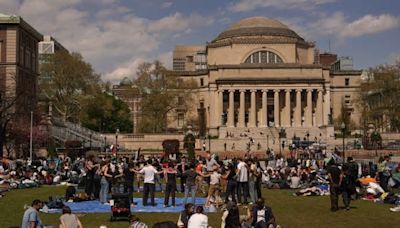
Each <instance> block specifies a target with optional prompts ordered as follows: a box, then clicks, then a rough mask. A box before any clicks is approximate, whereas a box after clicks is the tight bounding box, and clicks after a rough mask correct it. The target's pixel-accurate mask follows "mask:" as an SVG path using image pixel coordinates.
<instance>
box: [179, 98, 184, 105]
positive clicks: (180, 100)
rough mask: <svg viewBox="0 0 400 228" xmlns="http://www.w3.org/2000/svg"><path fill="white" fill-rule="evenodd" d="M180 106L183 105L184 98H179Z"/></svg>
mask: <svg viewBox="0 0 400 228" xmlns="http://www.w3.org/2000/svg"><path fill="white" fill-rule="evenodd" d="M178 105H183V97H178Z"/></svg>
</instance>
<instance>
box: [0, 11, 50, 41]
mask: <svg viewBox="0 0 400 228" xmlns="http://www.w3.org/2000/svg"><path fill="white" fill-rule="evenodd" d="M0 24H13V25H20V26H21V27H22V28H23V29H25V30H26V31H28V32H29V33H31V34H32V35H33V36H34V37H35V38H36V39H38V40H39V41H42V40H43V35H42V34H41V33H40V32H38V31H37V30H36V29H34V28H33V27H32V26H31V25H30V24H28V23H27V22H26V21H25V20H24V19H23V18H22V17H20V16H14V15H12V16H9V17H0Z"/></svg>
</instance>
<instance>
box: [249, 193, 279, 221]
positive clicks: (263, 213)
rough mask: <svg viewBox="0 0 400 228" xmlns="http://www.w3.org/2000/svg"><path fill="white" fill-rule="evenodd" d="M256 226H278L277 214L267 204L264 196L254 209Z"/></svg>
mask: <svg viewBox="0 0 400 228" xmlns="http://www.w3.org/2000/svg"><path fill="white" fill-rule="evenodd" d="M252 219H253V222H252V223H251V225H252V226H253V227H254V228H274V227H278V226H277V225H276V223H275V216H274V214H273V213H272V209H271V208H270V207H268V206H266V205H265V201H264V198H258V199H257V201H256V205H254V207H253V210H252Z"/></svg>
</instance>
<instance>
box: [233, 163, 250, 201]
mask: <svg viewBox="0 0 400 228" xmlns="http://www.w3.org/2000/svg"><path fill="white" fill-rule="evenodd" d="M236 174H237V176H238V189H237V196H238V202H239V204H241V203H242V194H243V197H244V203H245V204H247V198H248V194H249V184H248V181H249V174H248V167H247V164H246V163H245V162H244V161H243V159H242V158H239V159H238V165H237V171H236Z"/></svg>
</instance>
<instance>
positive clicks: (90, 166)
mask: <svg viewBox="0 0 400 228" xmlns="http://www.w3.org/2000/svg"><path fill="white" fill-rule="evenodd" d="M97 166H98V164H97V165H95V164H94V155H90V156H88V158H87V160H86V161H85V170H86V185H85V192H86V194H87V195H88V196H89V197H90V198H92V197H93V196H94V175H95V173H96V167H97ZM92 194H93V196H92Z"/></svg>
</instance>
